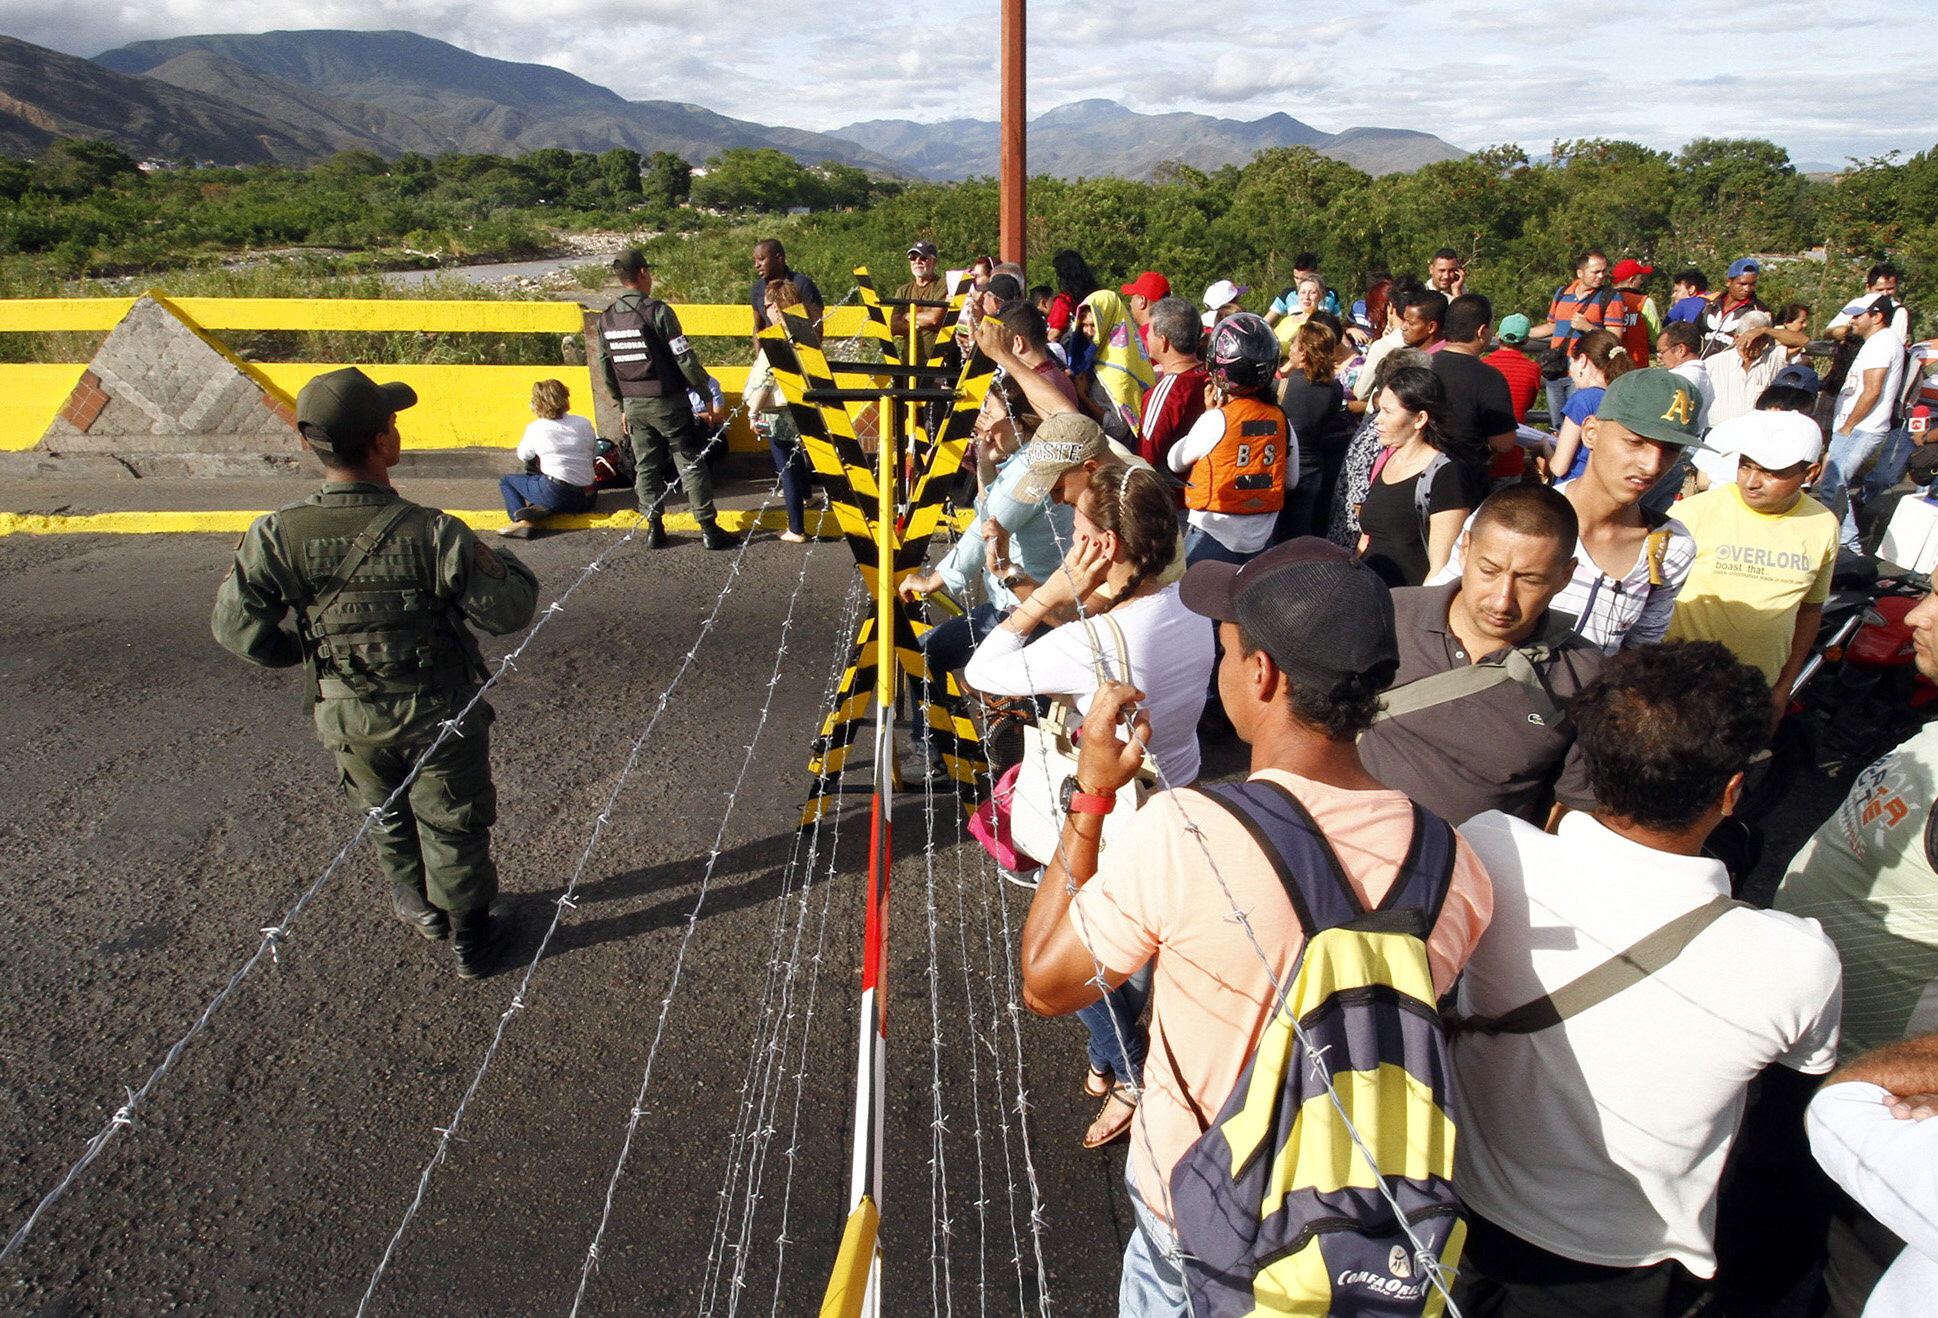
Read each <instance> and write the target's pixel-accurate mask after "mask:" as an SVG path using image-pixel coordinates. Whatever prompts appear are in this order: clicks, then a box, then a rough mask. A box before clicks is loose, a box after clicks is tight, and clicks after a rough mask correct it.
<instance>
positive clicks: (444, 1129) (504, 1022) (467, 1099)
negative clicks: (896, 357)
mask: <svg viewBox="0 0 1938 1318" xmlns="http://www.w3.org/2000/svg"><path fill="white" fill-rule="evenodd" d="M743 406H744V403H743ZM735 411H736V412H738V411H739V409H738V408H736V409H735ZM779 489H780V478H779V477H778V475H777V476H776V478H775V482H774V485H773V487H772V488H771V489H770V490H769V491H768V494H767V496H766V498H764V499H763V500H762V502H761V505H760V508H759V509H758V510H757V511H756V513H755V520H756V521H758V519H759V518H760V517H761V516H763V515H764V514H765V513H766V511H767V509H768V508H769V507H770V506H771V505H772V503H773V499H774V495H775V493H776V492H777V491H778V490H779ZM670 491H671V487H670V486H669V487H668V488H667V490H666V491H663V492H662V495H661V497H662V499H664V497H665V495H666V494H667V493H670ZM646 520H647V519H646V518H645V517H643V516H642V517H641V518H640V519H639V521H638V522H636V523H635V524H634V526H633V528H632V529H631V530H629V531H628V532H627V536H628V537H631V536H632V535H634V534H636V533H637V531H638V530H639V528H640V527H641V526H643V525H645V524H646ZM752 543H753V537H752V536H751V535H749V536H746V537H743V538H742V540H741V542H740V546H739V549H738V551H737V552H736V553H735V554H734V556H733V560H732V562H731V564H730V565H729V567H728V569H727V577H726V580H725V582H724V583H723V584H722V585H721V588H720V593H719V594H718V595H717V596H715V597H714V601H713V608H712V609H711V610H710V611H709V612H708V614H707V616H706V618H705V619H704V620H703V621H702V622H701V624H700V630H699V632H698V633H697V634H696V635H695V637H694V639H693V644H692V645H691V646H690V647H689V648H688V649H687V651H686V654H685V655H684V656H682V658H681V659H680V662H679V664H678V666H677V667H676V668H675V670H674V673H673V676H672V679H671V680H670V681H669V682H668V683H667V685H666V688H665V689H664V690H663V691H661V692H660V695H659V699H658V701H657V703H656V704H655V706H654V708H653V712H652V714H651V715H650V716H649V717H648V718H647V720H646V723H645V726H644V727H642V728H641V729H640V732H639V736H638V737H636V738H635V739H634V740H633V744H632V748H631V750H630V752H629V753H628V754H627V757H626V761H625V763H624V765H623V766H622V767H621V769H620V772H619V776H618V778H617V779H616V781H615V782H614V783H613V787H612V790H611V792H610V793H608V795H607V797H606V802H605V805H604V807H603V808H602V809H601V810H600V812H599V814H598V815H597V816H596V817H595V818H594V820H593V826H592V830H591V833H590V835H589V836H588V837H587V839H586V844H585V847H584V848H583V849H582V850H581V851H580V853H579V859H578V862H577V864H576V865H575V866H574V867H573V870H572V875H571V878H570V879H569V880H568V881H567V883H566V887H565V891H564V892H563V893H562V894H560V895H559V896H558V897H557V898H555V899H554V901H553V910H552V918H551V921H550V922H549V923H548V924H547V925H546V928H545V933H544V935H543V937H541V938H540V939H539V944H538V948H537V949H536V950H535V951H534V952H533V953H532V958H531V960H530V962H528V963H527V965H526V967H525V973H524V976H523V977H522V979H521V980H520V981H519V985H518V989H517V991H516V992H515V993H513V995H512V999H511V1002H510V1004H509V1005H508V1006H507V1007H506V1008H505V1010H504V1011H503V1012H502V1013H501V1014H500V1015H499V1017H498V1023H497V1026H496V1027H495V1028H494V1029H493V1031H492V1036H491V1042H490V1043H489V1045H487V1047H486V1049H485V1053H484V1057H483V1059H482V1060H481V1061H480V1062H479V1064H478V1067H477V1070H476V1071H475V1072H474V1073H473V1075H472V1077H471V1083H470V1084H469V1085H468V1086H467V1087H466V1088H465V1091H464V1094H463V1096H462V1097H461V1098H460V1099H459V1100H458V1105H457V1107H456V1109H455V1110H454V1111H453V1112H452V1114H451V1117H450V1119H449V1120H448V1121H447V1122H446V1123H445V1124H444V1125H443V1126H438V1127H434V1128H433V1129H434V1131H435V1132H436V1134H437V1136H438V1139H437V1143H436V1145H435V1146H434V1147H433V1149H432V1152H431V1156H430V1159H429V1160H428V1161H427V1162H426V1163H425V1164H424V1167H423V1170H422V1171H421V1172H420V1173H419V1176H418V1181H417V1191H416V1194H415V1195H414V1196H413V1197H412V1199H411V1202H410V1204H409V1205H408V1206H407V1207H406V1208H405V1210H404V1215H403V1218H402V1219H401V1220H400V1221H399V1222H398V1224H397V1228H396V1230H395V1231H394V1232H393V1233H392V1235H391V1237H390V1240H389V1243H388V1244H386V1245H385V1247H384V1252H383V1255H382V1257H381V1258H379V1259H378V1261H377V1266H376V1268H375V1270H374V1271H372V1273H371V1275H370V1280H369V1283H368V1285H367V1286H366V1287H365V1289H364V1293H363V1298H362V1299H361V1300H360V1301H358V1304H357V1313H358V1314H359V1315H362V1314H364V1313H365V1312H366V1311H367V1310H368V1309H369V1306H370V1301H371V1299H372V1297H373V1296H374V1295H375V1294H376V1291H377V1286H378V1284H379V1283H380V1282H381V1281H382V1280H383V1276H384V1273H385V1272H386V1271H388V1270H389V1267H390V1263H391V1260H392V1259H393V1258H394V1257H395V1256H396V1252H397V1249H398V1246H399V1245H400V1244H401V1243H402V1241H403V1238H404V1234H405V1233H406V1232H407V1231H408V1230H409V1229H410V1224H411V1222H412V1220H413V1219H414V1218H415V1217H416V1215H417V1212H418V1209H419V1208H421V1207H422V1206H423V1203H424V1196H425V1194H426V1193H427V1192H428V1191H429V1189H430V1183H431V1177H432V1176H433V1174H434V1173H435V1172H436V1170H437V1167H438V1164H439V1163H441V1162H443V1161H444V1159H445V1157H446V1156H447V1155H448V1153H449V1150H450V1145H451V1141H452V1140H453V1139H455V1138H456V1137H457V1130H458V1126H459V1124H460V1123H461V1122H462V1121H463V1119H464V1114H465V1112H466V1111H467V1109H468V1108H469V1107H470V1104H471V1100H472V1098H473V1097H475V1096H476V1094H477V1092H478V1088H479V1086H480V1085H482V1084H483V1083H484V1078H485V1076H486V1074H487V1073H488V1072H489V1071H490V1069H491V1066H492V1063H493V1062H495V1061H496V1060H497V1056H498V1051H499V1049H500V1048H501V1047H502V1046H503V1044H504V1038H505V1030H506V1028H507V1027H508V1026H509V1025H510V1024H511V1019H512V1017H513V1016H515V1015H516V1014H517V1013H518V1012H519V1011H521V1010H523V1009H524V1007H525V1006H526V1005H527V1004H526V998H525V995H526V993H527V991H528V990H529V989H530V987H531V982H532V977H533V976H534V975H536V974H537V972H538V967H539V963H540V962H542V961H543V960H544V958H545V952H546V950H547V948H549V947H550V946H551V942H552V937H553V935H554V934H556V933H557V932H558V928H559V925H560V923H561V921H562V920H563V918H564V915H565V912H566V911H567V910H569V909H571V908H572V907H573V906H574V905H575V904H576V895H577V892H578V887H579V883H580V881H581V879H582V878H583V877H584V875H585V870H586V866H587V864H588V863H589V862H590V861H591V859H592V853H593V851H594V850H596V849H597V847H598V845H599V840H600V838H601V837H602V836H603V835H604V833H605V830H606V828H607V826H608V825H609V824H610V822H611V816H612V809H613V806H614V805H616V804H617V803H618V800H619V794H620V792H621V791H623V790H624V788H625V785H626V782H627V780H628V779H630V778H631V776H632V774H633V771H634V769H635V768H637V767H638V764H639V758H640V755H641V753H642V752H643V751H644V750H645V748H646V744H647V742H648V741H649V740H650V739H651V737H652V735H653V732H654V730H655V729H656V728H658V726H659V721H660V718H661V717H662V716H663V715H664V714H665V713H666V708H667V706H668V704H669V703H670V702H671V700H672V696H673V692H674V691H676V690H677V689H678V688H679V686H680V683H681V682H682V681H683V680H684V679H685V677H686V674H687V671H688V670H689V669H690V668H692V666H693V663H694V661H695V659H696V657H697V656H698V654H699V651H700V647H701V646H702V645H704V644H705V643H706V639H707V637H708V636H709V635H710V634H711V633H712V631H713V627H714V624H715V623H716V622H717V621H718V620H719V618H720V614H721V611H722V609H723V608H724V607H725V606H726V602H727V599H728V597H729V596H731V595H732V594H733V589H734V585H735V583H736V582H737V581H738V580H739V578H740V572H741V568H742V566H743V565H744V564H745V562H746V558H747V550H748V547H749V546H750V545H751V544H752ZM803 559H804V561H805V556H803Z"/></svg>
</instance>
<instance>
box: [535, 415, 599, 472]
mask: <svg viewBox="0 0 1938 1318" xmlns="http://www.w3.org/2000/svg"><path fill="white" fill-rule="evenodd" d="M598 452H599V436H598V435H597V434H595V433H593V429H592V423H591V422H590V421H588V420H586V419H585V418H584V417H582V416H573V415H571V414H570V413H567V414H566V415H565V416H562V417H560V418H559V419H558V420H556V421H550V420H547V419H546V418H544V417H539V418H538V419H537V420H535V421H533V422H532V423H531V424H530V425H529V426H526V427H525V435H524V438H522V439H520V440H519V441H518V460H519V461H520V462H530V461H531V460H532V459H533V458H537V459H538V469H539V471H540V472H542V473H543V474H545V475H547V476H550V477H551V478H552V479H553V480H555V481H557V482H559V483H560V484H561V485H576V486H579V487H581V488H583V487H584V486H587V485H590V484H592V482H593V481H594V480H596V479H598V478H597V475H596V474H595V473H594V472H593V470H592V460H593V458H595V457H597V456H598Z"/></svg>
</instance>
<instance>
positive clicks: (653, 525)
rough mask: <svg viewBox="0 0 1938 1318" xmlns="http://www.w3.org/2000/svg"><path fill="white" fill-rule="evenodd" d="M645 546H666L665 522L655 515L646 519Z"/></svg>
mask: <svg viewBox="0 0 1938 1318" xmlns="http://www.w3.org/2000/svg"><path fill="white" fill-rule="evenodd" d="M646 547H647V548H648V549H664V548H666V523H665V522H663V521H661V520H660V519H659V518H657V517H649V518H647V519H646Z"/></svg>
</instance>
